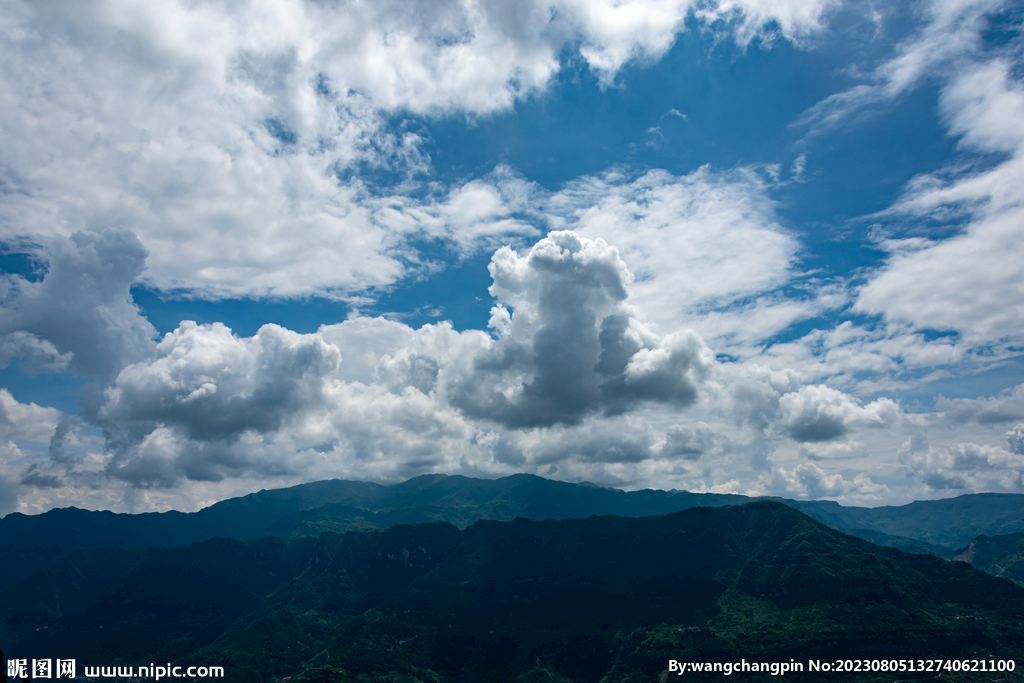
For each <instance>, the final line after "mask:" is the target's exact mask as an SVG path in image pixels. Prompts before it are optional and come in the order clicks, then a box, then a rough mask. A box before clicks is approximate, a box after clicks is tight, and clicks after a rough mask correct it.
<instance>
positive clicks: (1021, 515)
mask: <svg viewBox="0 0 1024 683" xmlns="http://www.w3.org/2000/svg"><path fill="white" fill-rule="evenodd" d="M790 504H791V505H793V507H795V508H797V509H798V510H801V511H803V512H806V513H807V514H809V515H811V516H812V517H814V518H815V519H818V520H819V521H821V522H824V523H825V524H828V525H829V526H831V527H833V528H840V529H869V530H871V531H877V532H882V533H885V534H889V535H893V536H902V537H905V538H912V539H915V540H917V541H921V542H924V543H930V544H933V545H938V546H944V547H946V548H949V549H951V550H952V549H954V548H961V547H963V546H964V545H965V544H967V543H968V542H970V540H971V539H972V538H974V537H975V536H978V535H980V534H987V535H990V536H992V535H997V534H1010V533H1017V532H1024V495H1021V494H1019V493H974V494H968V495H964V496H957V497H956V498H945V499H943V500H919V501H915V502H913V503H909V504H907V505H900V506H889V505H887V506H883V507H877V508H862V507H843V506H842V505H839V504H838V503H835V502H831V501H794V502H792V503H790Z"/></svg>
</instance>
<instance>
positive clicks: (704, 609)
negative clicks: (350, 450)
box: [5, 502, 1024, 683]
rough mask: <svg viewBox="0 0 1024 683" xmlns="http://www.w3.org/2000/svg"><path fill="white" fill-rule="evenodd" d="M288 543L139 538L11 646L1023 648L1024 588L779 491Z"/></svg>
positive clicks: (635, 677)
mask: <svg viewBox="0 0 1024 683" xmlns="http://www.w3.org/2000/svg"><path fill="white" fill-rule="evenodd" d="M298 543H299V544H300V545H298V546H295V545H293V546H291V547H290V548H289V547H287V546H286V545H285V543H284V542H283V541H275V540H270V539H267V540H264V541H260V542H254V543H248V544H247V543H240V542H235V541H228V540H224V539H219V540H217V541H212V542H209V543H200V544H195V545H193V546H190V547H189V548H185V549H181V548H177V549H166V548H163V549H157V550H154V551H151V552H147V553H144V554H143V559H141V560H138V561H137V563H136V565H135V566H134V567H133V568H131V569H129V570H128V571H126V572H125V573H124V576H123V578H122V579H121V580H120V581H119V582H117V585H115V586H113V588H112V589H109V590H108V592H107V594H106V596H105V597H103V598H102V599H100V600H99V601H95V602H93V603H92V604H91V605H90V606H88V607H87V608H85V609H84V610H83V611H80V612H77V613H68V614H63V615H60V616H56V617H55V618H53V619H52V620H51V621H49V622H48V623H47V624H45V626H46V628H42V629H40V630H39V631H32V632H31V633H30V634H27V635H23V636H22V637H21V638H20V640H19V642H16V643H15V644H14V646H13V647H11V648H5V649H6V650H8V652H9V653H10V654H11V655H14V656H18V657H32V656H37V655H36V654H34V653H43V652H53V651H56V650H55V648H57V646H58V645H60V646H61V648H62V651H67V650H68V649H72V650H74V653H73V655H71V654H69V655H67V656H77V657H78V658H79V661H80V662H86V663H88V662H97V661H98V662H107V661H109V658H110V657H113V656H114V653H115V652H119V653H121V654H119V655H116V656H120V657H124V658H125V660H126V663H149V662H150V661H177V662H180V663H182V664H197V663H205V664H207V665H216V666H224V667H225V669H226V671H227V672H228V680H233V681H253V682H257V681H273V682H275V683H276V682H277V681H280V680H281V679H282V678H284V677H288V676H291V677H292V678H291V681H292V683H300V682H302V681H344V682H346V683H348V682H353V683H354V682H357V681H358V682H359V683H363V682H369V681H379V680H388V681H407V682H413V681H423V682H426V681H446V682H449V683H458V682H461V681H466V682H469V681H473V682H476V681H494V682H495V683H501V682H502V681H509V682H514V683H527V682H531V681H556V682H564V681H572V682H574V683H575V682H583V681H593V682H595V683H596V682H597V681H603V682H605V683H613V682H616V681H638V682H639V681H648V682H649V681H656V680H659V676H661V675H662V674H664V673H665V672H666V668H667V666H668V662H669V660H670V659H675V660H678V661H709V662H725V661H739V660H740V659H742V658H745V659H747V660H748V661H767V662H771V661H778V662H782V661H785V662H789V661H790V660H791V659H793V660H797V661H804V662H805V661H806V660H807V659H808V658H817V659H822V660H830V659H833V658H861V657H863V658H870V659H881V658H903V659H906V658H915V659H916V658H931V657H941V658H944V659H949V658H962V657H969V658H977V659H986V658H988V657H989V656H990V655H991V656H995V657H997V658H1002V659H1011V658H1016V659H1017V660H1018V661H1020V660H1021V659H1022V657H1024V588H1020V587H1018V586H1016V585H1014V584H1013V583H1012V582H1010V581H1006V580H1003V579H997V578H993V577H991V576H988V575H986V574H984V573H982V572H980V571H977V570H975V569H974V568H972V567H971V566H969V565H968V564H966V563H962V562H946V561H943V560H940V559H938V558H935V557H930V556H927V555H910V554H906V553H903V552H901V551H898V550H896V549H892V548H882V547H878V546H876V545H873V544H871V543H868V542H866V541H862V540H861V539H858V538H854V537H851V536H848V535H844V534H841V533H839V532H836V531H834V530H832V529H829V528H827V527H826V526H824V525H822V524H820V523H818V522H816V521H814V520H812V519H811V518H809V517H807V516H806V515H804V514H801V513H800V512H798V511H796V510H794V509H792V508H789V507H786V506H784V505H781V504H778V503H774V502H757V503H750V504H747V505H743V506H729V507H719V508H695V509H689V510H686V511H683V512H679V513H673V514H669V515H665V516H660V517H645V518H639V519H636V518H623V517H614V516H601V517H590V518H587V519H568V520H560V521H555V520H549V521H531V520H527V519H517V520H515V521H512V522H493V521H479V522H477V523H475V524H473V525H471V526H469V527H467V528H465V529H462V530H459V529H458V528H456V527H455V526H453V525H450V524H447V523H434V524H425V525H398V526H394V527H392V528H390V529H387V530H381V529H363V530H357V531H351V532H347V533H345V534H338V533H331V532H327V533H324V534H323V535H322V536H321V537H320V538H319V540H317V541H315V545H301V544H302V543H307V544H313V543H314V542H312V541H299V542H298ZM261 544H262V545H261ZM260 548H263V550H261V549H260ZM273 549H276V550H273ZM304 553H305V554H304ZM125 557H127V555H126V556H125ZM297 558H303V560H304V562H303V565H302V568H301V570H300V569H298V568H297V566H296V561H297ZM69 559H70V558H69ZM72 644H73V645H72ZM1022 664H1024V662H1022ZM721 677H722V674H721V673H715V674H713V675H711V676H708V677H703V678H702V675H700V674H694V673H687V680H693V679H696V680H716V681H717V680H721ZM992 677H993V676H991V675H987V676H985V677H973V678H972V677H962V676H961V677H960V678H959V680H989V679H991V678H992ZM1000 677H1001V678H1002V680H1022V678H1021V677H1020V676H1019V675H1017V674H1013V675H1009V676H1007V675H1006V674H1000ZM903 678H904V679H912V678H915V676H906V677H903ZM929 678H931V679H932V680H935V678H934V674H932V675H931V676H929ZM731 679H732V680H777V679H773V678H772V677H771V676H770V675H761V674H760V673H759V674H757V675H752V674H751V675H741V674H734V675H733V676H732V677H731ZM803 680H816V679H815V678H814V677H813V676H811V677H808V676H807V675H806V674H805V675H804V678H803ZM828 680H837V681H842V680H856V681H893V680H895V678H894V677H893V676H892V675H891V674H886V675H882V674H869V675H857V676H843V675H837V674H833V675H830V676H829V678H828ZM942 680H957V679H955V678H948V677H947V678H944V679H942Z"/></svg>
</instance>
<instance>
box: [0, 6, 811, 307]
mask: <svg viewBox="0 0 1024 683" xmlns="http://www.w3.org/2000/svg"><path fill="white" fill-rule="evenodd" d="M826 4H827V3H824V2H817V3H805V2H796V1H793V2H782V3H779V2H771V3H764V2H742V3H722V4H721V5H714V6H712V5H702V6H701V8H702V9H701V12H702V14H703V15H706V17H705V18H706V19H707V20H708V21H713V20H714V19H715V18H720V17H728V18H729V19H730V21H731V22H732V23H733V24H734V25H736V26H739V27H741V30H740V32H739V34H738V35H739V36H740V39H741V40H746V39H748V37H749V35H752V32H756V31H758V30H760V27H761V26H762V25H763V24H765V22H768V21H770V20H771V19H773V18H775V19H777V20H778V21H779V23H780V25H781V27H782V32H783V34H784V35H786V36H789V37H792V38H797V37H799V36H802V35H805V34H807V32H812V31H815V30H817V29H818V28H819V26H820V20H821V16H822V12H823V11H824V8H825V6H826ZM694 6H695V5H694V4H693V3H692V2H691V1H690V0H684V1H678V0H660V1H657V0H629V1H627V2H614V3H612V2H608V1H606V0H586V1H584V0H562V1H560V2H556V3H555V4H554V5H552V4H550V3H542V2H520V3H514V4H509V3H503V2H494V1H492V0H442V1H440V2H433V1H428V0H422V1H421V0H417V1H415V2H412V3H410V2H395V1H393V0H392V1H384V2H372V3H343V4H337V3H333V4H332V3H326V4H325V3H316V2H305V1H303V0H254V1H253V2H248V3H230V4H227V5H224V4H217V3H212V4H211V3H198V4H197V3H191V2H188V3H186V2H179V1H176V0H161V1H159V2H147V3H141V2H136V1H132V0H96V1H94V2H82V3H76V5H75V7H74V8H73V9H71V8H67V7H57V6H50V5H46V4H40V3H34V2H18V1H15V2H9V3H5V5H4V7H3V10H0V31H2V33H3V37H4V39H3V41H0V45H2V47H0V148H2V149H3V150H4V164H3V166H2V168H0V183H2V184H3V186H4V187H6V188H9V189H10V192H5V195H4V197H5V201H4V202H3V204H2V206H0V225H3V226H4V228H3V231H4V232H3V234H0V239H11V238H12V237H15V236H18V235H21V236H26V235H42V236H44V237H46V238H49V237H51V236H54V235H64V236H67V235H69V234H70V233H71V232H73V231H76V230H83V229H85V230H93V231H100V230H102V229H104V228H107V227H123V228H127V229H130V230H133V231H134V232H135V233H136V234H137V235H138V236H139V238H140V239H141V241H142V242H143V244H145V245H146V248H147V249H149V251H150V253H151V257H150V259H149V270H148V271H147V273H146V274H145V275H144V279H145V281H146V282H147V283H148V284H149V285H150V286H153V287H156V288H159V289H165V290H186V291H187V292H189V293H191V294H193V295H197V296H203V297H213V298H218V297H226V296H227V297H230V296H248V295H256V296H285V297H290V296H302V295H308V294H317V295H329V296H345V295H347V294H351V293H352V292H358V291H361V290H364V289H366V288H369V287H374V286H381V285H387V284H390V283H393V282H395V281H396V280H397V279H399V278H401V277H402V276H403V275H405V274H406V272H407V266H408V263H409V262H410V261H411V262H414V263H415V262H416V261H417V257H416V254H415V250H414V249H413V248H412V247H410V246H409V238H410V237H418V236H423V235H424V234H426V235H429V236H440V237H442V238H443V239H445V240H449V241H450V243H451V244H453V246H454V247H455V248H456V249H457V250H459V251H460V252H463V253H464V252H466V251H467V250H473V249H475V248H479V245H477V244H476V242H477V241H480V242H481V243H482V244H483V245H485V246H491V245H492V240H493V239H496V238H497V237H498V236H500V235H505V234H520V235H521V234H536V233H535V232H534V230H533V229H532V228H530V227H529V226H527V225H525V224H524V223H522V222H520V221H518V220H517V219H515V218H513V217H511V216H509V215H507V213H506V209H507V206H508V203H509V198H508V197H506V196H502V197H500V201H499V198H498V197H497V196H494V195H493V190H494V187H495V185H493V184H487V183H484V184H481V183H479V182H474V181H471V182H469V183H468V184H466V185H465V186H464V187H461V188H459V187H456V188H453V189H451V191H450V192H448V193H443V192H442V194H446V195H447V196H446V197H444V198H441V199H436V198H435V199H426V200H424V201H422V202H415V201H412V200H410V199H409V197H408V194H407V193H406V192H405V191H404V190H405V189H408V188H407V187H404V186H402V185H399V187H397V188H396V189H393V190H387V189H382V188H376V187H373V188H368V187H367V186H365V185H364V184H363V183H362V182H361V181H360V180H358V177H357V176H358V175H359V174H358V173H355V170H358V169H359V168H366V167H370V168H378V169H381V168H383V169H386V170H388V171H389V172H394V173H396V174H397V175H398V176H399V177H404V178H405V179H406V181H408V180H409V179H410V178H413V177H416V176H418V174H423V173H425V172H429V169H430V160H429V158H428V157H426V156H425V155H424V153H423V152H422V149H421V147H422V145H421V143H422V140H421V138H420V136H419V135H418V134H417V133H416V132H414V131H413V130H405V129H403V128H402V125H400V124H395V125H393V124H394V122H393V121H390V120H389V117H390V116H395V117H397V118H398V119H399V120H400V119H401V118H402V117H403V116H404V115H406V114H408V113H412V114H419V115H425V116H448V115H456V116H458V115H468V116H480V115H487V114H489V113H492V112H498V111H506V110H508V109H509V108H510V107H511V106H512V104H513V103H514V102H515V101H516V99H517V98H520V97H523V96H527V95H530V94H532V93H536V92H539V91H542V90H544V89H545V88H546V87H547V85H548V83H549V82H550V81H551V79H552V76H553V75H554V74H555V73H556V72H557V71H558V69H559V68H560V65H559V59H560V55H561V54H562V52H563V51H564V50H565V49H566V48H568V49H574V48H576V47H578V48H579V49H580V50H581V51H582V54H583V55H584V58H585V59H588V60H590V61H589V64H590V66H591V68H593V69H595V70H596V71H597V72H598V73H599V74H600V76H601V78H603V79H606V80H613V79H614V76H615V74H616V73H617V71H618V70H619V69H620V68H621V67H622V66H623V65H624V64H625V63H626V62H628V61H630V60H635V59H641V60H643V59H657V58H659V57H660V56H661V55H662V54H664V53H665V51H666V50H667V49H668V48H669V47H670V46H671V44H672V43H673V41H674V40H675V36H676V34H677V32H678V31H679V30H681V29H682V22H683V19H684V18H685V17H686V16H687V13H688V12H689V11H690V10H691V9H692V8H693V7H694ZM353 173H354V175H353ZM403 188H404V189H403ZM310 245H316V247H317V248H315V249H311V248H310Z"/></svg>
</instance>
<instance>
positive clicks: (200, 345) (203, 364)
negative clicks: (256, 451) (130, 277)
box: [96, 321, 341, 481]
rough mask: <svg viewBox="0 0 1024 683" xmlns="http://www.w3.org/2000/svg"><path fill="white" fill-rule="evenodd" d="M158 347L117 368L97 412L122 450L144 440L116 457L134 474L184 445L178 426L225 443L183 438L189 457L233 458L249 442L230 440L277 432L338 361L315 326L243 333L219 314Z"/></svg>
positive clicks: (312, 399) (306, 405)
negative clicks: (194, 448) (126, 456)
mask: <svg viewBox="0 0 1024 683" xmlns="http://www.w3.org/2000/svg"><path fill="white" fill-rule="evenodd" d="M156 354H157V358H156V359H154V360H150V361H146V362H142V363H137V364H133V365H129V366H128V367H126V368H124V369H123V370H121V372H120V373H118V375H117V378H116V379H115V380H114V382H113V383H112V385H111V386H110V387H109V388H108V389H107V390H106V392H105V396H104V403H103V405H102V406H101V407H100V408H99V410H98V412H97V414H96V419H97V420H98V421H99V422H100V423H101V424H103V425H105V426H106V428H107V429H108V431H109V432H110V434H111V445H112V446H113V447H114V448H115V449H116V450H123V449H125V448H128V447H138V455H137V456H136V457H135V458H134V459H133V461H132V462H133V464H132V465H131V466H126V467H125V468H120V467H119V464H118V463H117V462H116V461H115V463H113V464H112V467H113V468H114V469H113V471H114V472H116V473H117V474H119V475H120V476H124V477H133V476H135V475H136V473H137V471H138V469H139V467H140V466H139V465H138V463H139V462H143V461H145V462H157V461H160V460H161V458H163V456H162V455H159V454H162V453H167V452H173V451H176V450H182V448H180V444H177V443H176V441H175V439H177V438H178V436H179V434H180V436H181V437H182V438H183V439H187V440H188V441H189V442H204V443H210V444H220V446H219V447H218V448H215V449H214V450H212V451H210V452H209V453H192V452H189V449H188V448H187V447H186V448H184V449H183V450H184V451H185V453H184V454H183V456H182V457H183V458H184V459H185V460H186V461H191V460H204V459H205V460H209V459H212V460H215V461H219V460H223V461H225V462H228V463H235V464H232V465H231V466H232V467H235V466H237V461H238V460H239V459H240V458H244V456H243V455H242V453H243V452H244V449H237V451H236V449H233V448H231V446H233V445H234V444H236V443H237V441H238V439H239V437H240V436H241V435H242V434H243V433H245V432H248V431H251V432H254V433H256V434H266V433H268V432H273V431H276V430H278V429H280V428H281V427H282V425H283V424H284V422H285V421H286V420H288V419H289V418H291V417H292V416H294V415H297V414H304V413H306V412H308V411H311V410H313V409H316V408H317V407H319V406H320V405H322V404H323V402H324V400H325V394H324V382H325V378H326V377H327V376H328V375H329V374H330V373H331V372H333V371H334V370H335V369H336V368H337V367H338V365H339V364H340V363H341V353H340V352H339V350H338V349H337V347H335V346H332V345H330V344H328V343H327V342H325V341H324V340H323V339H322V338H320V337H319V335H316V334H312V335H300V334H297V333H295V332H291V331H289V330H285V329H284V328H281V327H278V326H277V325H264V326H263V327H262V328H260V330H259V331H258V332H257V333H256V334H255V335H254V336H253V337H251V338H248V339H241V338H239V337H237V336H235V335H233V334H232V333H231V330H229V329H228V328H227V327H225V326H224V325H222V324H220V323H215V324H213V325H203V326H200V325H197V324H196V323H194V322H191V321H184V322H183V323H182V324H181V326H180V327H178V329H177V330H175V331H174V332H171V333H169V334H167V335H166V336H165V337H164V339H163V340H162V341H161V342H160V344H159V345H157V347H156ZM211 448H212V447H211ZM150 454H157V455H153V457H149V456H150ZM159 472H160V468H157V470H156V471H155V473H154V472H153V471H149V470H147V471H146V472H144V473H143V474H144V475H145V477H153V476H157V475H158V474H159ZM193 474H195V473H193ZM210 476H213V475H210ZM192 478H202V477H196V476H193V477H192ZM148 480H149V479H146V481H148Z"/></svg>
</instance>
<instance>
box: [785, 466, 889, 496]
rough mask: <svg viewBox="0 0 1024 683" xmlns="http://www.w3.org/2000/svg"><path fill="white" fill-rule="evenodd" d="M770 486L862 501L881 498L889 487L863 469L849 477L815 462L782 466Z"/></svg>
mask: <svg viewBox="0 0 1024 683" xmlns="http://www.w3.org/2000/svg"><path fill="white" fill-rule="evenodd" d="M769 487H770V489H772V490H774V491H775V492H776V493H778V494H779V495H786V496H795V497H797V498H809V499H822V498H848V499H852V500H856V501H858V502H869V501H877V500H879V499H880V498H882V496H884V495H885V494H886V493H888V490H889V487H888V486H886V485H885V484H876V483H875V482H874V481H872V480H871V478H870V477H869V476H868V475H867V474H865V473H863V472H861V473H859V474H857V475H855V476H853V477H852V478H850V479H847V478H846V477H844V476H843V474H841V473H839V472H832V473H830V472H826V471H825V470H823V469H822V468H820V467H818V466H817V465H815V464H813V463H803V464H800V465H797V466H796V467H794V468H793V469H791V470H787V469H786V468H783V467H779V468H776V470H775V471H774V472H773V473H772V477H771V482H770V484H769Z"/></svg>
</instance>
